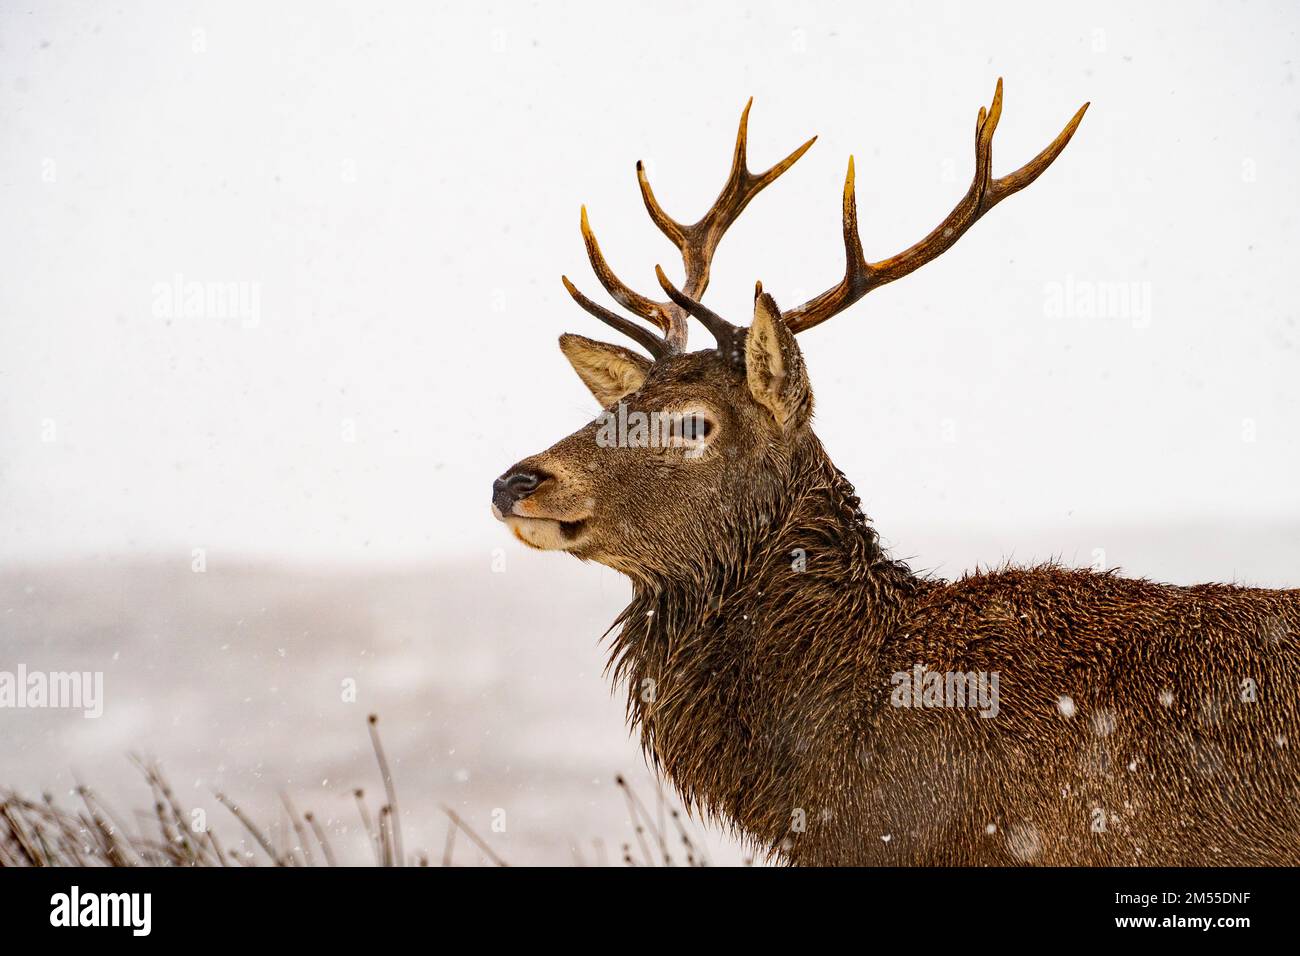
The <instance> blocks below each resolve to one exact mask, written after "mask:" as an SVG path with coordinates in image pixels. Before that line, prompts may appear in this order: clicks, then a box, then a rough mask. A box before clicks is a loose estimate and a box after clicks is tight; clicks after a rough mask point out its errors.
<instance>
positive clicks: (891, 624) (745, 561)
mask: <svg viewBox="0 0 1300 956" xmlns="http://www.w3.org/2000/svg"><path fill="white" fill-rule="evenodd" d="M810 438H811V436H810ZM778 499H779V500H778ZM781 500H784V501H785V502H786V503H785V504H784V505H782V504H781V503H780V501H781ZM767 513H768V518H767V519H760V518H754V519H752V523H751V524H750V525H748V526H746V527H739V528H736V529H734V530H735V536H734V540H732V541H730V545H731V548H730V550H729V551H726V552H723V553H721V554H718V555H714V556H711V561H710V562H709V563H708V565H707V566H698V567H692V566H690V565H689V564H687V563H685V562H684V563H683V568H682V571H681V573H679V574H676V575H674V574H662V575H656V576H654V577H640V578H634V582H633V585H634V598H633V601H632V603H631V604H630V605H629V606H628V607H627V609H626V610H625V611H624V612H623V614H622V615H621V616H620V618H619V620H618V621H616V622H615V625H614V627H615V628H618V632H617V636H616V637H615V639H614V642H613V649H612V651H613V652H612V655H611V661H610V664H611V670H612V671H613V673H614V676H615V679H616V680H619V679H621V680H623V681H625V682H626V684H627V689H628V716H629V719H630V721H631V722H632V724H633V725H634V726H637V727H638V728H639V730H640V734H641V740H642V744H643V746H644V748H645V750H646V752H647V754H648V755H649V757H650V759H651V760H652V762H653V763H655V764H656V765H657V766H659V767H660V768H661V769H663V770H664V771H665V772H666V773H667V774H668V775H669V776H670V777H671V778H672V779H673V782H674V783H675V784H676V785H677V786H678V788H679V789H680V790H681V792H682V794H683V796H684V797H685V798H686V799H687V800H688V801H690V802H694V803H695V804H696V805H698V806H699V807H700V808H701V809H704V810H705V811H709V812H714V813H718V814H721V815H725V816H729V817H730V818H731V819H732V820H733V821H739V822H741V824H742V825H745V818H746V816H747V814H748V813H751V812H758V811H753V810H752V809H751V810H750V811H747V810H745V808H743V807H742V806H741V804H742V803H743V802H744V801H745V800H746V799H747V797H746V796H745V794H746V793H752V792H754V791H755V790H756V789H758V790H761V789H762V788H756V787H755V786H754V782H755V780H756V779H757V778H758V777H759V776H768V775H770V774H772V773H778V774H779V773H781V772H782V771H781V766H782V761H783V760H786V759H788V760H797V758H795V757H794V756H793V754H785V755H784V756H782V755H781V754H774V753H772V752H771V749H770V745H771V740H770V736H771V734H772V733H773V732H774V731H775V732H777V733H779V732H780V728H781V727H783V726H784V727H788V726H789V724H790V711H791V709H792V701H793V700H795V699H796V698H797V699H800V700H804V701H807V700H810V699H816V700H817V701H818V702H819V704H818V706H819V707H821V708H823V709H825V710H826V711H828V713H824V714H820V715H819V716H820V717H847V716H850V715H849V713H848V711H849V709H851V708H854V707H861V706H862V703H861V702H862V699H863V698H862V695H859V694H855V693H853V684H854V681H855V680H861V679H862V677H863V675H869V674H872V673H874V671H875V670H877V669H878V668H877V666H876V660H877V658H878V657H879V654H880V650H881V648H882V646H883V644H884V642H885V641H886V640H887V638H888V636H889V635H890V634H892V633H893V632H894V629H895V624H896V622H897V621H899V620H900V618H901V616H902V614H903V613H904V610H905V608H906V606H907V604H908V602H909V601H910V600H911V599H913V598H914V596H915V595H916V594H917V593H918V592H919V591H921V590H922V589H924V588H925V587H926V584H925V582H924V581H923V580H922V579H920V578H918V577H916V576H915V575H913V574H912V572H911V571H910V570H909V569H908V568H907V566H906V565H904V564H902V563H900V562H895V561H892V560H890V559H889V558H888V557H887V556H886V555H885V553H884V551H883V549H882V548H881V546H880V543H879V539H878V537H877V535H876V532H875V530H874V529H873V528H872V527H871V525H870V524H869V522H868V521H867V519H866V518H865V517H864V515H863V514H862V512H861V510H860V508H859V505H858V498H857V496H856V494H855V493H854V490H853V487H852V485H851V484H849V482H848V480H847V479H846V478H845V477H844V476H843V474H842V473H840V471H839V470H838V469H837V468H836V467H835V466H834V464H833V463H832V462H831V461H830V460H829V458H827V456H826V454H825V452H824V451H822V449H821V446H820V444H818V443H817V442H816V439H815V438H814V439H811V444H810V446H809V447H808V448H807V449H804V454H803V456H802V457H801V459H800V460H797V461H795V462H794V465H793V469H792V476H791V482H790V485H789V486H787V488H786V489H784V493H783V495H780V496H775V497H774V499H773V501H772V505H771V508H770V510H769V511H768V512H767ZM846 662H853V663H852V665H851V666H852V667H853V669H854V672H853V673H846V672H845V670H844V668H845V666H846ZM792 673H796V674H797V675H798V676H797V678H794V679H797V681H798V684H799V686H797V687H796V686H793V685H792V683H791V681H792V677H791V674H792ZM839 709H842V710H843V712H842V713H835V714H832V713H829V712H830V711H836V710H839ZM788 769H789V772H791V773H794V772H795V771H794V769H793V768H788Z"/></svg>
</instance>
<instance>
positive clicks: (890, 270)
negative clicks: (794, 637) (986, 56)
mask: <svg viewBox="0 0 1300 956" xmlns="http://www.w3.org/2000/svg"><path fill="white" fill-rule="evenodd" d="M1088 106H1089V104H1088V103H1084V104H1083V106H1081V107H1079V110H1078V112H1076V113H1075V114H1074V117H1073V118H1072V119H1071V120H1070V122H1069V123H1067V124H1066V125H1065V128H1064V129H1063V130H1061V132H1060V133H1059V134H1058V135H1057V137H1056V139H1054V140H1052V142H1051V143H1049V144H1048V145H1047V147H1046V148H1045V149H1044V150H1043V151H1042V152H1041V153H1039V154H1038V155H1037V156H1035V157H1034V158H1033V159H1032V160H1030V161H1029V162H1028V163H1026V164H1025V165H1024V166H1021V167H1020V168H1019V169H1017V170H1016V171H1015V172H1013V173H1010V174H1008V175H1006V176H1002V177H1000V178H998V179H993V178H992V166H993V133H994V132H995V131H996V129H997V126H998V120H1000V119H1001V118H1002V80H1001V79H1000V78H999V79H998V82H997V87H996V89H995V90H994V92H993V102H992V104H991V105H990V106H989V107H988V108H987V109H985V108H984V107H980V111H979V117H978V118H977V119H976V121H975V175H974V178H973V179H972V180H971V185H970V188H969V189H968V190H967V191H966V195H964V196H963V197H962V198H961V200H960V201H959V202H958V203H957V205H956V206H955V207H954V208H953V210H952V212H950V213H949V214H948V215H947V217H945V218H944V220H943V222H941V223H940V224H939V225H938V227H936V228H935V229H934V231H933V232H931V233H930V234H929V235H928V236H926V237H925V238H924V239H922V240H921V241H920V242H918V243H916V245H914V246H911V247H910V248H908V249H905V250H904V251H903V252H900V253H899V254H898V255H896V256H892V257H890V258H888V259H882V260H881V261H880V262H868V261H867V260H866V257H865V256H864V255H863V254H862V240H861V237H860V235H859V233H858V222H857V219H858V214H857V199H856V196H855V194H854V186H853V158H852V157H849V171H848V175H847V176H846V177H845V180H844V252H845V269H844V278H843V279H841V280H840V282H839V283H838V284H837V285H835V286H833V287H832V288H830V289H827V290H826V291H825V292H823V293H822V294H821V295H819V296H816V297H815V298H813V299H811V300H809V301H808V302H805V303H804V304H803V305H800V306H798V307H796V308H793V309H791V310H789V311H788V312H785V313H784V318H785V321H786V323H787V324H788V325H789V326H790V329H791V331H794V332H802V331H804V330H805V329H810V328H812V327H813V326H814V325H819V324H821V323H822V322H825V321H826V320H827V319H829V318H831V317H832V316H834V315H836V314H838V313H840V312H842V311H843V310H844V309H847V308H848V307H849V306H850V305H852V304H853V303H854V302H857V301H858V299H860V298H862V297H863V296H864V295H866V294H867V293H868V292H870V291H871V290H872V289H875V288H877V287H878V286H882V285H884V284H885V283H887V282H893V281H894V280H895V279H901V278H902V277H903V276H905V275H907V274H908V273H910V272H913V271H914V270H916V269H918V268H920V267H921V266H923V265H924V264H925V263H927V262H929V261H930V260H931V259H935V258H937V257H938V256H940V255H942V254H943V253H944V252H945V251H947V250H948V249H949V248H950V247H951V246H952V244H953V243H955V242H956V241H957V240H958V239H960V238H961V237H962V235H963V234H964V233H965V232H966V230H967V229H969V228H970V227H971V226H972V225H974V223H975V221H976V220H978V219H979V218H980V217H981V216H982V215H984V214H985V213H986V212H988V211H989V210H990V209H992V208H993V207H994V206H996V205H997V204H998V203H1000V202H1001V201H1002V200H1004V199H1006V198H1007V197H1008V196H1010V195H1011V194H1012V193H1016V192H1019V191H1020V190H1021V189H1024V188H1025V187H1026V186H1028V185H1029V184H1030V183H1032V182H1033V181H1034V180H1035V179H1037V178H1038V177H1039V176H1041V175H1042V174H1043V171H1044V170H1046V169H1047V167H1048V166H1050V165H1051V164H1052V162H1053V161H1054V160H1055V159H1056V157H1057V156H1059V155H1060V153H1061V150H1063V149H1065V146H1066V144H1067V143H1068V142H1069V141H1070V138H1071V137H1072V136H1073V135H1074V131H1075V130H1076V129H1077V128H1078V126H1079V123H1080V121H1082V119H1083V114H1084V113H1085V112H1087V109H1088Z"/></svg>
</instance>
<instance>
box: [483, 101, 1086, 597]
mask: <svg viewBox="0 0 1300 956" xmlns="http://www.w3.org/2000/svg"><path fill="white" fill-rule="evenodd" d="M751 103H752V100H751ZM1087 107H1088V104H1086V103H1085V104H1084V105H1083V107H1081V108H1080V109H1079V111H1078V112H1077V113H1076V114H1075V115H1074V117H1073V118H1072V119H1071V120H1070V122H1069V123H1068V124H1067V125H1066V127H1065V129H1063V130H1062V131H1061V133H1060V134H1059V135H1058V136H1057V137H1056V139H1054V140H1053V141H1052V142H1051V143H1050V144H1049V145H1048V146H1047V148H1045V149H1044V150H1043V151H1042V152H1041V153H1039V154H1038V156H1036V157H1035V158H1034V159H1033V160H1032V161H1030V162H1029V163H1027V164H1026V165H1024V166H1022V167H1021V168H1020V169H1018V170H1016V171H1015V172H1013V173H1011V174H1009V175H1007V176H1003V177H1000V178H996V179H995V178H993V176H992V172H991V168H992V144H993V133H994V131H995V130H996V128H997V124H998V120H999V119H1000V118H1001V115H1002V81H1001V80H998V83H997V88H996V90H995V92H994V95H993V102H992V105H991V106H989V107H988V108H987V109H985V108H983V107H981V109H980V111H979V117H978V119H977V121H976V124H975V174H974V177H973V179H972V181H971V185H970V188H969V189H968V190H967V191H966V194H965V195H964V196H963V197H962V198H961V200H960V201H959V202H958V203H957V205H956V207H955V208H954V209H953V210H952V212H950V213H949V214H948V216H947V217H946V218H945V219H944V220H943V222H941V223H940V224H939V225H938V227H936V228H935V229H934V231H932V232H931V233H930V234H929V235H928V236H926V237H925V238H924V239H922V240H921V241H920V242H918V243H916V244H915V245H913V246H911V247H910V248H908V249H906V250H904V251H903V252H901V253H899V254H898V255H895V256H892V257H890V258H888V259H883V260H881V261H879V262H868V261H867V259H866V257H865V256H864V255H863V252H862V242H861V239H860V237H859V235H858V226H857V208H856V199H855V196H854V182H853V179H854V176H853V159H852V157H850V158H849V165H848V174H847V177H846V179H845V183H844V208H843V227H844V249H845V269H844V277H843V278H842V279H841V280H840V281H839V282H838V283H836V285H834V286H833V287H832V288H830V289H828V290H826V291H825V292H823V293H821V294H820V295H818V296H816V297H815V298H813V299H811V300H809V301H808V302H805V303H804V304H802V305H799V306H797V307H795V308H792V309H790V310H788V311H784V312H783V311H782V310H781V309H780V308H779V307H778V306H777V304H776V302H775V301H773V299H772V297H771V296H770V295H767V294H766V293H764V292H763V291H762V286H761V284H760V285H759V286H758V287H757V289H756V292H755V297H754V311H753V319H752V322H751V324H750V325H749V326H748V327H739V326H736V325H733V324H732V323H730V322H728V321H726V320H725V319H723V318H722V317H721V316H719V315H717V314H716V313H714V312H713V311H711V310H710V309H708V308H706V307H705V306H704V305H702V304H701V302H700V300H701V298H702V297H703V296H704V293H705V290H706V288H707V287H708V283H709V267H710V263H711V262H712V259H713V254H714V251H715V250H716V249H717V246H718V243H719V241H720V240H721V239H722V236H723V235H724V233H725V232H726V230H727V229H728V227H730V225H731V224H732V223H733V222H734V221H735V220H736V218H737V217H738V216H739V215H740V213H741V211H742V210H743V209H744V208H745V206H746V205H748V203H749V201H750V200H751V199H753V198H754V196H755V195H757V194H758V193H759V192H760V191H761V190H762V189H763V188H764V187H766V186H767V185H768V184H769V183H771V182H772V181H773V180H775V179H776V178H777V177H778V176H780V175H781V174H782V173H784V172H785V171H786V170H787V169H789V168H790V166H792V165H793V164H794V163H795V161H796V160H798V159H799V157H800V156H802V155H803V154H804V152H805V151H807V149H808V148H809V147H810V146H811V145H812V144H813V142H814V140H815V137H814V139H813V140H809V141H808V142H807V143H804V144H803V145H802V146H800V147H799V148H798V149H796V150H795V151H794V152H793V153H791V154H790V155H789V156H787V157H786V158H785V159H783V160H782V161H781V162H779V163H777V164H776V165H775V166H773V167H772V168H770V169H768V170H767V171H766V172H763V173H757V174H756V173H753V172H751V171H750V170H749V167H748V165H747V162H746V130H747V122H748V118H749V105H746V107H745V110H744V112H743V113H742V114H741V118H740V130H739V132H738V134H737V136H736V148H735V153H734V155H733V158H732V163H731V171H730V173H729V175H728V176H727V180H726V183H725V184H724V186H723V188H722V192H721V194H720V195H719V196H718V198H717V200H716V201H715V202H714V204H713V206H712V207H711V208H710V209H709V211H708V212H707V213H705V214H704V216H703V217H702V218H701V219H700V220H699V221H698V222H696V223H694V224H693V225H683V224H682V223H680V222H678V221H676V220H675V219H672V218H670V217H669V216H668V215H667V214H666V213H665V212H664V211H663V209H662V207H661V206H660V205H659V202H658V200H657V199H656V198H655V195H654V193H653V192H652V191H651V189H650V184H649V182H648V180H647V178H646V174H645V169H644V167H643V166H642V164H641V163H639V162H638V163H637V167H636V168H637V180H638V182H639V184H640V187H641V196H642V198H643V200H644V201H645V207H646V210H647V211H648V212H649V214H650V218H651V219H652V220H653V221H654V223H655V225H657V226H658V227H659V229H660V230H661V231H662V232H663V233H664V234H665V235H666V236H667V237H668V238H669V239H670V240H672V242H673V243H674V244H675V245H676V246H677V248H678V249H679V250H680V252H681V257H682V263H683V266H684V269H685V281H684V282H683V283H682V284H681V286H680V288H679V287H677V286H675V285H674V284H673V283H672V282H670V281H669V279H668V277H667V275H666V274H665V273H664V271H663V269H662V268H659V267H658V266H656V268H655V271H656V275H657V277H658V279H659V284H660V285H661V286H662V287H663V291H664V293H665V294H666V295H667V301H657V300H654V299H650V298H647V297H645V296H643V295H640V294H639V293H637V292H634V291H633V290H632V289H630V288H629V287H628V286H627V285H625V284H624V283H623V282H622V281H621V280H620V279H619V278H618V277H617V276H616V275H615V274H614V272H613V271H612V270H611V269H610V267H609V265H608V263H607V262H606V260H605V257H604V255H603V254H602V252H601V250H600V246H599V245H598V244H597V242H596V237H595V235H594V234H593V232H592V230H591V226H590V224H589V223H588V221H587V212H586V209H585V207H584V208H583V210H582V217H581V228H582V236H583V239H584V241H585V242H586V247H587V255H588V257H589V259H590V260H591V265H592V268H593V269H594V270H595V273H596V277H597V278H598V279H599V280H600V283H601V285H603V286H604V287H605V289H606V290H607V291H608V292H609V294H610V295H611V296H612V297H613V298H614V300H615V301H616V302H618V303H619V304H620V305H621V306H623V307H624V308H625V309H627V310H628V311H629V312H631V313H633V314H634V315H636V316H638V317H640V318H641V319H643V320H646V321H647V322H648V323H650V325H651V326H653V327H654V329H655V330H657V331H652V329H651V328H649V327H647V326H645V325H641V324H638V323H637V322H635V321H633V320H632V319H630V318H627V317H624V316H622V315H619V314H617V313H614V312H612V311H610V310H609V309H607V308H605V307H603V306H601V305H599V304H597V303H595V302H593V301H592V300H590V299H589V298H587V297H586V296H585V295H583V294H582V293H581V292H579V291H578V289H577V288H575V287H574V285H573V283H571V282H570V281H569V280H568V278H564V279H563V282H564V285H565V288H566V289H567V290H568V291H569V294H570V295H571V296H572V297H573V299H574V300H575V301H576V302H577V303H578V305H580V306H581V307H582V308H583V309H585V310H586V311H587V312H589V313H591V314H592V315H594V316H595V317H596V318H598V319H600V320H601V321H602V322H604V323H605V324H607V325H609V326H610V327H611V328H614V329H616V330H618V331H619V332H620V333H623V334H624V335H626V336H627V337H628V338H630V339H632V340H633V341H634V342H635V343H636V344H638V345H640V346H641V347H642V348H644V349H645V351H646V352H647V353H649V357H647V356H645V355H642V354H640V353H638V352H635V351H633V350H631V349H628V348H625V347H623V346H620V345H613V344H609V343H605V342H598V341H594V340H592V339H588V338H585V337H583V336H580V335H572V334H566V335H562V336H561V337H560V349H561V351H562V352H563V353H564V355H565V357H566V358H567V359H568V360H569V362H570V364H572V366H573V368H574V371H576V372H577V373H578V377H579V378H581V379H582V381H583V383H584V384H585V385H586V386H587V387H588V389H590V390H591V392H592V394H593V395H594V396H595V397H596V400H597V401H598V402H599V403H600V404H601V406H602V407H603V408H604V409H605V412H603V413H602V415H601V416H600V417H599V418H597V419H596V420H595V421H593V422H591V423H590V424H588V425H586V426H585V427H583V428H580V429H579V430H578V431H576V432H574V433H573V434H572V435H569V436H568V437H567V438H564V439H562V440H560V441H559V442H557V443H556V444H554V445H552V446H551V447H550V448H548V449H547V450H545V451H543V452H540V453H538V454H536V455H533V456H531V457H529V458H525V459H523V460H522V461H520V462H518V463H517V464H515V465H514V466H512V467H511V468H509V469H507V470H506V472H505V473H504V474H503V475H502V476H501V477H500V478H498V479H497V480H496V481H495V482H494V484H493V488H492V508H493V513H494V514H495V515H496V517H497V518H498V519H500V520H501V521H503V522H505V523H506V525H507V526H508V527H509V528H510V530H511V531H512V532H513V533H514V535H515V536H516V537H517V538H519V540H521V541H523V542H524V543H525V544H527V545H529V546H531V547H534V548H539V549H543V550H558V551H567V552H569V553H571V554H573V555H576V556H577V557H579V558H583V559H588V560H594V561H598V562H600V563H602V564H606V565H609V566H610V567H613V568H616V569H618V570H620V571H623V572H625V573H627V574H629V575H631V576H632V577H634V578H636V579H642V580H646V579H654V578H658V577H661V576H664V575H672V574H674V573H675V572H676V573H678V574H680V573H681V572H682V571H684V570H686V571H688V570H689V568H690V567H691V566H693V565H697V564H708V565H714V564H716V563H718V562H719V561H720V560H723V559H725V557H726V556H727V554H728V553H729V552H734V551H736V550H737V549H739V548H742V547H743V546H744V544H745V542H746V541H747V540H750V539H751V538H752V537H753V535H754V534H761V533H764V532H765V530H766V529H769V528H770V527H771V525H772V523H773V522H775V521H779V520H780V514H781V511H782V507H781V506H782V502H783V501H788V500H790V499H791V498H792V497H794V496H796V495H797V492H798V491H799V488H800V483H801V482H804V483H806V482H809V481H816V480H817V477H816V475H817V474H818V472H817V469H816V468H815V467H814V465H815V464H816V463H817V462H820V461H822V460H824V456H823V455H822V453H821V450H820V445H819V444H818V443H817V440H816V438H815V436H814V435H813V434H812V431H811V428H810V418H811V415H812V389H811V387H810V385H809V382H808V375H807V371H806V369H805V366H804V361H803V357H802V355H801V354H800V350H799V346H798V344H797V342H796V340H795V336H796V335H797V334H798V333H800V332H803V331H805V330H807V329H810V328H812V327H813V326H815V325H819V324H820V323H822V322H825V321H826V320H827V319H829V318H831V317H832V316H834V315H836V314H837V313H839V312H841V311H843V310H845V309H847V308H848V307H849V306H850V305H852V304H853V303H854V302H856V301H857V300H858V299H860V298H862V297H863V296H864V295H866V294H867V293H868V292H870V291H871V290H872V289H875V288H877V287H879V286H882V285H884V284H885V283H887V282H892V281H894V280H895V279H899V278H902V277H903V276H905V275H907V274H908V273H910V272H912V271H913V270H915V269H917V268H919V267H920V266H922V265H924V264H925V263H926V262H929V261H930V260H931V259H934V258H935V257H937V256H939V255H940V254H942V253H943V252H944V251H945V250H947V249H948V248H949V247H950V246H951V245H952V244H953V243H954V242H956V241H957V239H958V238H960V237H961V235H962V234H963V233H965V232H966V230H967V229H969V228H970V227H971V226H972V225H973V224H974V223H975V221H976V220H977V219H979V218H980V216H982V215H984V213H986V212H988V211H989V210H990V209H992V208H993V207H994V206H995V205H997V204H998V203H999V202H1001V201H1002V200H1003V199H1005V198H1006V197H1008V196H1010V195H1011V194H1012V193H1015V192H1018V191H1019V190H1021V189H1023V188H1024V187H1026V186H1028V185H1029V184H1030V183H1032V182H1033V181H1034V180H1035V179H1037V178H1038V177H1039V176H1040V175H1041V174H1042V173H1043V171H1044V170H1046V169H1047V167H1048V166H1049V165H1051V163H1052V162H1053V160H1055V159H1056V157H1057V156H1058V155H1059V154H1060V152H1061V150H1063V149H1064V148H1065V145H1066V143H1068V142H1069V141H1070V138H1071V136H1073V135H1074V131H1075V129H1076V128H1077V127H1078V125H1079V122H1080V120H1082V118H1083V114H1084V111H1085V110H1086V109H1087ZM691 318H694V319H695V320H697V321H698V322H700V324H702V325H703V326H704V327H705V329H706V330H707V331H708V332H709V333H711V335H712V337H713V339H714V340H715V345H714V346H713V347H712V348H709V349H705V350H702V351H696V352H688V351H687V348H686V341H687V327H688V321H689V319H691Z"/></svg>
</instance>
